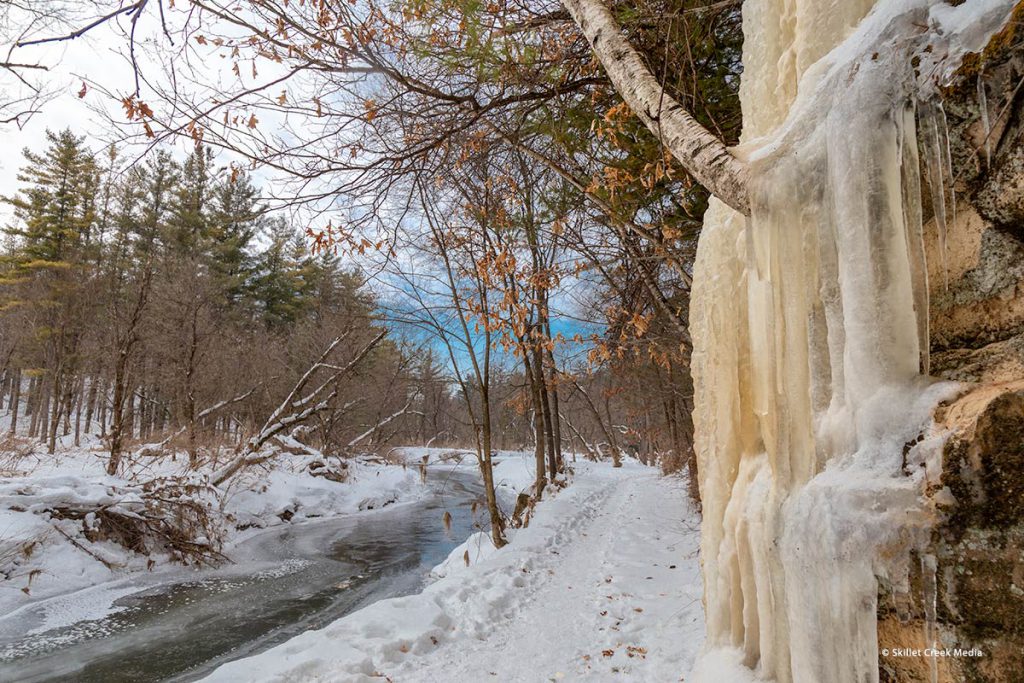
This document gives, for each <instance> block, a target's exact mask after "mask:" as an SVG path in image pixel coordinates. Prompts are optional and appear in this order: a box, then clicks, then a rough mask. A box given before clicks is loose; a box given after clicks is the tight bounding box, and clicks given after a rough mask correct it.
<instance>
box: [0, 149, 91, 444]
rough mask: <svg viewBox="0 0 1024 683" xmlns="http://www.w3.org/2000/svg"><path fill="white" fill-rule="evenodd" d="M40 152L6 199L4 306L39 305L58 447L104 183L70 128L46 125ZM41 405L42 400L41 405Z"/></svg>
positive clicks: (44, 399) (40, 355)
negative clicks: (8, 248) (11, 218)
mask: <svg viewBox="0 0 1024 683" xmlns="http://www.w3.org/2000/svg"><path fill="white" fill-rule="evenodd" d="M47 139H48V141H49V143H50V146H49V148H48V149H47V150H46V152H44V153H43V154H37V153H35V152H32V151H30V150H25V160H26V162H27V164H26V166H25V167H24V168H23V169H22V172H21V173H20V174H19V176H18V179H19V180H20V181H21V182H23V183H26V184H27V185H28V187H27V188H26V189H24V190H23V191H22V192H21V193H20V194H19V195H18V196H16V197H13V198H8V199H6V201H7V202H8V203H10V204H11V205H12V206H13V207H14V209H15V217H16V219H17V221H18V224H17V225H16V226H12V227H8V228H7V229H6V230H5V232H6V233H7V234H8V235H10V236H12V237H13V238H15V247H14V249H13V251H12V252H10V253H9V254H7V255H6V256H5V260H6V261H7V264H8V270H7V273H6V277H5V279H4V281H3V284H5V285H7V287H5V289H6V290H7V292H6V293H5V305H6V306H24V307H27V308H31V309H34V311H35V319H36V320H38V321H39V322H38V324H37V325H36V326H35V335H34V337H35V347H36V348H35V351H36V353H35V357H36V359H37V364H38V366H39V369H40V370H41V371H43V372H45V374H46V375H47V376H48V377H47V379H48V381H47V382H46V383H45V385H44V386H45V389H44V390H43V391H40V392H38V394H39V401H40V402H41V403H42V405H43V406H47V407H48V409H49V415H47V429H46V430H45V432H46V433H45V437H46V440H47V444H48V449H49V451H50V452H53V450H54V448H55V445H56V433H57V428H58V423H59V421H60V419H61V418H62V417H67V414H68V412H69V411H70V402H71V388H72V384H73V382H74V379H75V378H74V373H75V367H76V364H77V358H76V354H77V351H78V348H79V343H80V341H81V334H82V331H83V324H82V321H83V320H84V319H85V318H86V317H87V316H88V311H87V309H88V308H89V307H90V303H91V301H90V298H89V297H88V296H87V293H86V292H85V287H86V286H87V284H88V283H89V281H90V277H89V275H90V272H89V271H90V270H91V267H92V264H94V263H95V259H92V258H90V256H91V251H92V250H94V249H96V248H98V247H99V241H98V240H93V239H92V228H93V223H94V221H95V218H96V204H95V200H96V194H97V189H98V186H99V180H98V173H97V168H96V162H95V159H94V157H93V155H92V153H91V152H90V151H89V150H88V149H87V148H86V147H85V144H84V141H83V139H82V138H79V137H76V136H75V135H74V134H72V133H71V131H70V130H65V131H62V132H61V133H52V132H49V131H47ZM36 407H37V408H38V407H39V406H36Z"/></svg>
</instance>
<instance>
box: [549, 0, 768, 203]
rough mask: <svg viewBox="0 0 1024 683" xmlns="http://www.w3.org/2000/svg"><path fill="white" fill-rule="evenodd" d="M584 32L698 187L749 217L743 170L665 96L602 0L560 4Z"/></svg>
mask: <svg viewBox="0 0 1024 683" xmlns="http://www.w3.org/2000/svg"><path fill="white" fill-rule="evenodd" d="M562 5H563V6H564V7H565V9H566V10H567V11H568V12H569V15H570V16H571V17H572V19H573V21H574V22H576V25H577V26H579V27H580V30H581V31H583V35H584V36H586V38H587V41H588V42H589V43H590V46H591V48H592V49H593V51H594V55H595V56H596V57H597V59H598V61H600V62H601V66H603V67H604V70H605V72H606V73H607V74H608V78H609V79H611V82H612V85H614V86H615V90H616V92H618V93H619V95H620V96H621V97H622V99H623V100H625V101H626V104H628V105H629V108H630V109H631V110H632V111H633V113H634V114H636V115H637V116H638V117H639V118H640V120H641V121H643V122H644V125H646V126H647V127H648V128H649V129H650V130H651V132H652V133H654V135H655V136H656V137H657V138H658V139H659V140H661V142H662V144H663V145H665V147H667V148H668V149H669V151H670V152H672V156H674V157H675V158H676V160H677V161H679V163H680V164H682V165H683V168H685V169H686V170H687V171H688V172H689V173H690V174H691V175H692V176H693V177H694V178H696V179H697V181H698V182H700V184H701V185H703V186H704V187H706V188H707V189H708V190H710V191H711V193H712V194H714V195H715V196H716V197H718V198H719V199H721V200H722V201H723V202H725V203H726V204H728V205H729V206H731V207H732V208H734V209H736V210H737V211H739V212H741V213H743V214H746V215H749V214H750V200H749V198H748V197H747V168H746V165H745V164H744V163H743V162H741V161H740V160H739V159H737V158H736V157H734V156H733V155H732V154H731V153H730V152H729V150H728V149H727V148H726V146H725V143H723V142H722V141H721V140H719V139H718V138H717V137H715V136H714V135H713V134H712V133H711V132H710V131H708V130H707V129H706V128H704V126H702V125H700V124H699V123H698V122H697V120H696V119H694V118H693V116H691V115H690V113H689V112H687V111H686V109H684V108H683V105H682V104H680V103H679V102H678V101H676V100H675V99H674V98H672V97H671V96H669V94H668V93H666V92H665V89H664V88H662V87H661V84H660V83H658V79H657V78H655V77H654V74H652V73H651V70H650V69H649V68H647V65H646V64H645V63H644V60H643V58H642V57H641V56H640V54H639V53H638V52H637V51H636V50H634V49H633V47H632V46H631V45H630V44H629V41H628V40H626V37H625V36H624V35H623V33H622V28H621V27H620V26H619V24H618V22H617V21H616V20H615V17H614V16H612V13H611V10H609V9H608V7H607V6H606V5H605V4H604V2H603V1H602V0H562Z"/></svg>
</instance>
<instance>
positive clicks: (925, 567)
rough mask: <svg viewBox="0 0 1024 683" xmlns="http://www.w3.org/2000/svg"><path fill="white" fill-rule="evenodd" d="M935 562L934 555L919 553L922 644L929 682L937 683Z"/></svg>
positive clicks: (936, 590)
mask: <svg viewBox="0 0 1024 683" xmlns="http://www.w3.org/2000/svg"><path fill="white" fill-rule="evenodd" d="M937 566H938V565H937V563H936V560H935V556H934V555H921V593H922V595H921V601H922V602H923V603H924V646H925V648H926V650H927V653H928V672H929V674H930V676H931V678H930V680H931V683H938V680H939V661H938V657H937V655H936V650H938V648H939V642H938V633H937V631H938V629H937V626H936V622H937V620H938V610H937V599H938V587H937V581H936V576H935V573H936V569H937Z"/></svg>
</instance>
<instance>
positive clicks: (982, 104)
mask: <svg viewBox="0 0 1024 683" xmlns="http://www.w3.org/2000/svg"><path fill="white" fill-rule="evenodd" d="M982 74H983V71H979V72H978V110H979V111H981V129H982V132H983V133H984V134H985V168H991V166H992V141H991V139H992V126H991V124H990V122H989V118H988V97H987V96H986V95H985V80H984V79H983V78H982Z"/></svg>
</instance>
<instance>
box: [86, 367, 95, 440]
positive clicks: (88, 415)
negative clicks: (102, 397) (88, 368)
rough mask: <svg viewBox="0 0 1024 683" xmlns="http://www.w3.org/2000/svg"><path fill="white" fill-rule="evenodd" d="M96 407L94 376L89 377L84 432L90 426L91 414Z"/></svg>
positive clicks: (87, 430) (87, 431)
mask: <svg viewBox="0 0 1024 683" xmlns="http://www.w3.org/2000/svg"><path fill="white" fill-rule="evenodd" d="M95 409H96V376H95V375H94V376H92V377H90V378H89V397H88V400H87V401H86V404H85V432H86V433H87V434H88V433H89V430H90V429H91V428H92V416H93V412H94V410H95Z"/></svg>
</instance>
